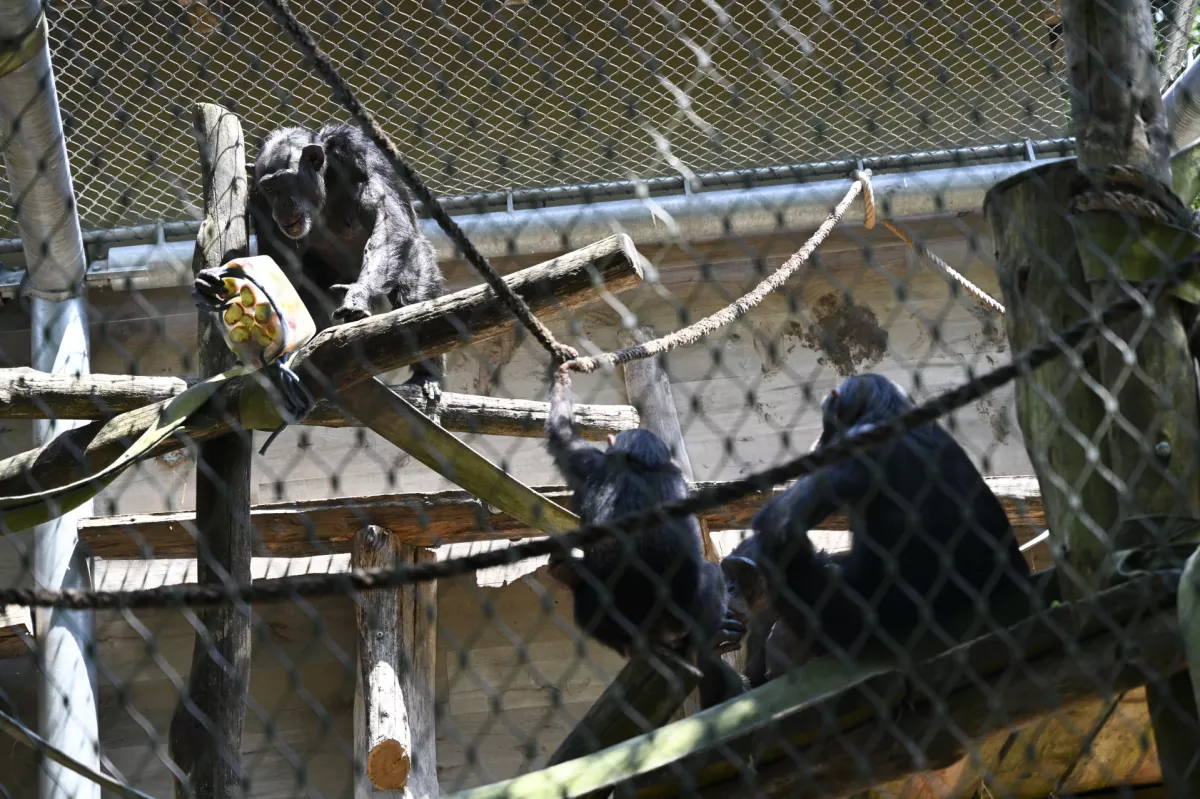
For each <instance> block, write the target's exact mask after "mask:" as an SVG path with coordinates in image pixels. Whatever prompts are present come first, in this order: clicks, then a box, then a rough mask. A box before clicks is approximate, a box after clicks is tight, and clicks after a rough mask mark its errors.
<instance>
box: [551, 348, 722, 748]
mask: <svg viewBox="0 0 1200 799" xmlns="http://www.w3.org/2000/svg"><path fill="white" fill-rule="evenodd" d="M654 338H656V336H655V332H654V328H653V327H650V326H649V325H642V326H640V327H638V328H636V329H635V330H632V331H628V332H626V333H625V334H624V335H623V336H622V337H621V342H622V344H623V345H624V346H626V347H629V346H632V345H633V344H644V343H646V342H647V341H651V340H653V339H654ZM665 364H666V357H665V356H663V357H654V358H643V359H641V360H638V361H630V362H629V363H627V364H625V365H624V366H623V367H622V371H623V372H624V374H625V394H626V396H627V397H628V398H629V402H630V403H632V404H633V406H634V407H635V408H637V409H638V414H639V416H640V417H641V426H642V428H643V429H645V430H649V431H650V432H652V433H654V434H655V435H657V436H658V437H659V438H660V439H662V441H663V443H664V444H666V445H667V449H668V450H669V451H670V453H671V457H672V458H673V459H674V460H675V463H676V464H677V465H678V466H679V469H680V471H682V472H683V477H684V479H685V480H687V481H688V482H695V480H696V476H695V473H694V472H693V471H692V459H691V458H690V457H689V456H688V450H687V442H686V441H684V438H683V429H682V428H681V427H680V424H679V412H678V411H677V410H676V408H675V396H674V394H673V393H672V392H671V378H670V376H669V375H668V374H667V372H666V369H665V368H664V367H665ZM698 521H699V523H700V550H701V553H702V554H703V556H704V559H705V560H707V561H714V562H715V561H717V560H718V558H717V551H716V548H715V547H714V546H713V542H712V536H710V535H709V525H708V522H707V521H706V520H705V519H703V518H700V519H698ZM722 659H723V660H725V661H726V662H728V663H729V664H730V665H731V666H733V667H734V668H735V669H737V670H738V672H739V673H740V672H741V669H740V668H738V667H739V666H740V665H741V664H740V663H739V662H738V661H740V660H741V653H740V652H730V653H729V654H727V655H724V656H723V658H722ZM623 673H624V672H622V674H623ZM665 687H666V686H663V685H658V686H657V687H656V688H655V689H651V691H650V692H657V693H660V694H661V693H669V692H664V691H663V688H665ZM618 701H620V700H618ZM676 709H677V710H678V711H680V712H681V713H683V714H684V715H691V714H692V713H695V712H697V711H698V710H700V697H699V694H698V692H696V691H692V692H691V693H690V694H688V695H687V696H686V697H685V701H684V702H683V703H682V704H681V706H680V707H679V708H676ZM664 720H665V719H664ZM593 740H596V741H599V742H600V743H601V744H602V745H603V746H610V745H612V744H614V743H616V741H609V740H607V739H604V738H594V739H593ZM584 754H587V752H584V751H579V752H576V753H575V754H574V755H573V757H580V756H582V755H584Z"/></svg>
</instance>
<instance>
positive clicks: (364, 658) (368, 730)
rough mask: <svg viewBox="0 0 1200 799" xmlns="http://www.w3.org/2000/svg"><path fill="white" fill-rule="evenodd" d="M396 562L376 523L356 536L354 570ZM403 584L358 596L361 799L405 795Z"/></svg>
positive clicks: (408, 761)
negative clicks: (401, 633) (401, 599)
mask: <svg viewBox="0 0 1200 799" xmlns="http://www.w3.org/2000/svg"><path fill="white" fill-rule="evenodd" d="M395 562H396V558H395V553H394V551H393V545H392V538H391V535H390V534H389V533H388V531H387V530H384V529H383V528H382V527H376V526H374V525H372V526H368V527H364V528H362V529H361V530H359V531H358V533H357V534H356V535H355V536H354V549H353V554H352V555H351V563H352V564H353V566H354V568H355V569H386V568H392V567H394V565H395ZM399 613H400V589H399V588H391V589H382V590H379V591H367V592H364V593H362V594H360V595H359V596H358V597H357V598H356V605H355V608H354V615H355V619H356V621H357V623H358V682H357V691H356V694H355V697H354V711H355V720H354V761H355V766H356V769H357V768H362V769H364V773H363V777H364V778H365V781H364V780H363V779H359V780H358V781H357V782H356V784H355V789H354V795H355V796H356V797H358V798H359V799H370V798H371V797H374V796H380V795H381V794H379V793H377V791H384V792H385V793H383V794H382V795H383V796H397V797H398V796H403V791H404V788H405V786H406V785H408V777H409V774H410V772H411V771H412V755H411V752H412V739H411V737H410V735H409V728H408V707H407V702H406V700H405V694H404V690H403V688H402V686H401V684H400V683H401V677H400V675H401V672H402V670H403V664H404V662H405V660H407V657H406V655H405V654H404V653H403V650H402V647H401V642H400V629H399V626H398V625H399V620H400V617H399Z"/></svg>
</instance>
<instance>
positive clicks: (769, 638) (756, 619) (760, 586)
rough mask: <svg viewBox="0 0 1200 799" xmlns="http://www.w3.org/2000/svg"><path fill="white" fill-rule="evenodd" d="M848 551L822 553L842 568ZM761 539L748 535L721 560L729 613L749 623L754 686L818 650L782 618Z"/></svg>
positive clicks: (748, 672) (749, 665)
mask: <svg viewBox="0 0 1200 799" xmlns="http://www.w3.org/2000/svg"><path fill="white" fill-rule="evenodd" d="M848 555H849V553H848V552H836V553H828V554H826V553H821V554H820V555H819V557H821V558H822V559H824V560H825V562H826V565H827V567H828V568H833V569H840V568H842V566H843V565H845V562H846V560H847V557H848ZM761 559H762V555H761V553H760V552H759V538H758V537H757V536H751V537H749V538H746V539H745V540H743V541H742V542H741V543H739V544H738V545H737V547H735V548H734V550H733V552H731V553H729V555H727V556H726V557H725V558H724V559H723V560H722V561H721V571H722V572H724V574H725V585H726V590H727V591H728V594H729V613H730V615H731V616H733V617H734V618H736V619H737V620H738V621H740V622H742V624H744V625H745V626H746V667H745V671H744V672H743V674H744V676H745V678H746V682H747V684H748V685H749V686H750V687H751V688H757V687H758V686H760V685H762V684H764V683H767V682H770V681H771V680H773V679H775V678H776V677H779V676H781V675H783V674H786V673H787V672H788V671H791V670H792V669H793V668H795V667H797V666H800V665H803V664H804V663H805V662H806V661H807V660H808V659H809V658H810V657H812V656H813V655H814V654H815V652H814V648H813V646H812V641H807V640H805V637H804V636H800V635H797V634H796V633H795V632H793V630H792V628H791V627H789V626H788V625H787V624H784V623H783V622H782V621H780V619H779V613H778V612H776V610H775V606H774V605H773V604H772V603H771V599H770V595H769V592H768V590H767V584H766V581H765V580H764V579H763V575H762V572H761V571H760V568H759V565H758V564H759V561H760V560H761Z"/></svg>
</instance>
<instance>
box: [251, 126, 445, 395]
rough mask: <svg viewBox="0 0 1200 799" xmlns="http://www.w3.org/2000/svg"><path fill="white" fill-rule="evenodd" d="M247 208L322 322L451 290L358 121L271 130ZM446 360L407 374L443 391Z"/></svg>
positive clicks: (264, 248) (267, 250)
mask: <svg viewBox="0 0 1200 799" xmlns="http://www.w3.org/2000/svg"><path fill="white" fill-rule="evenodd" d="M249 207H250V215H251V217H252V218H253V220H254V227H255V233H256V235H257V237H258V252H259V254H260V255H269V256H271V257H272V258H274V259H275V261H276V263H278V264H279V265H280V266H281V267H282V268H283V269H284V270H285V271H286V272H287V273H288V276H289V278H290V279H291V280H292V281H293V282H294V283H295V285H296V288H297V290H298V291H299V292H300V296H301V297H302V299H303V300H304V304H305V305H306V306H307V307H308V310H309V313H311V314H312V316H313V319H314V320H315V321H316V323H317V330H318V331H319V330H323V329H324V328H326V327H329V326H330V325H331V324H336V323H343V322H352V321H355V320H357V319H362V318H364V317H367V316H370V315H371V314H372V313H375V312H380V311H386V310H390V309H389V308H387V307H386V306H387V305H388V304H390V305H391V308H393V309H394V308H399V307H401V306H403V305H411V304H412V303H415V302H421V301H422V300H428V299H432V298H434V297H438V296H440V295H441V294H442V292H443V290H444V286H445V280H444V278H443V277H442V273H441V270H440V269H438V264H437V254H436V253H435V251H434V249H433V245H432V244H430V243H429V240H428V239H426V238H425V237H424V236H423V235H421V231H420V228H419V227H418V226H417V215H416V212H415V211H414V210H413V207H412V200H411V198H410V197H409V194H408V191H407V189H405V187H404V186H403V184H401V183H400V181H399V180H398V179H397V177H396V174H395V172H394V171H393V170H392V167H391V164H389V163H388V162H387V159H386V157H385V156H384V155H383V153H382V152H381V151H380V150H379V148H378V147H376V146H375V143H374V142H372V141H371V140H370V139H369V138H368V137H367V136H366V135H365V134H364V133H363V132H362V131H360V130H359V129H358V128H355V127H352V126H350V125H342V124H332V125H326V126H325V127H323V128H321V130H320V131H319V132H313V131H311V130H309V129H307V128H300V127H292V128H280V129H279V130H276V131H275V132H273V133H272V134H271V135H269V136H268V137H267V139H266V141H265V142H263V146H262V149H260V150H259V152H258V158H257V159H255V162H254V186H253V187H252V190H251V194H250V202H249ZM329 292H337V293H339V294H341V304H340V305H338V306H336V307H334V306H333V303H332V301H331V298H330V297H329ZM444 367H445V358H444V357H438V358H433V359H430V360H427V361H421V362H418V363H415V364H413V366H412V376H411V377H410V378H409V380H408V382H409V383H412V384H417V385H421V386H423V387H424V389H425V392H426V394H427V395H428V396H429V397H430V399H436V397H437V395H438V393H439V392H440V383H441V379H442V374H443V372H444Z"/></svg>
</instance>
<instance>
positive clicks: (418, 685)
mask: <svg viewBox="0 0 1200 799" xmlns="http://www.w3.org/2000/svg"><path fill="white" fill-rule="evenodd" d="M396 558H397V560H399V561H400V562H401V563H411V564H413V565H416V564H418V563H425V562H429V561H434V560H436V559H437V553H435V552H434V551H433V550H432V549H423V548H417V547H408V546H404V545H403V544H400V545H398V546H397V548H396ZM399 624H400V647H401V652H402V653H405V654H407V655H408V668H407V669H405V670H404V676H403V681H404V696H405V698H406V699H407V700H408V734H409V739H410V740H411V741H412V772H411V773H410V774H409V776H408V793H409V795H410V796H412V798H413V799H438V796H439V790H438V770H437V695H436V680H437V582H436V581H429V582H425V583H420V584H418V585H409V586H405V587H404V588H403V589H402V593H401V599H400V621H399Z"/></svg>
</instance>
